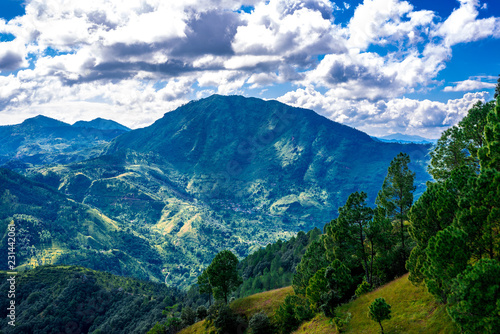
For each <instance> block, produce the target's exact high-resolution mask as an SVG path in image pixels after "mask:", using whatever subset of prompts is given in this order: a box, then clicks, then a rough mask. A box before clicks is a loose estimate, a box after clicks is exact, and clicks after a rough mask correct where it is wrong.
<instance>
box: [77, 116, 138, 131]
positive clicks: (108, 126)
mask: <svg viewBox="0 0 500 334" xmlns="http://www.w3.org/2000/svg"><path fill="white" fill-rule="evenodd" d="M73 126H74V127H77V128H92V129H99V130H121V131H130V129H129V128H127V127H126V126H124V125H121V124H120V123H117V122H115V121H112V120H109V119H103V118H100V117H98V118H96V119H93V120H91V121H78V122H75V123H74V124H73Z"/></svg>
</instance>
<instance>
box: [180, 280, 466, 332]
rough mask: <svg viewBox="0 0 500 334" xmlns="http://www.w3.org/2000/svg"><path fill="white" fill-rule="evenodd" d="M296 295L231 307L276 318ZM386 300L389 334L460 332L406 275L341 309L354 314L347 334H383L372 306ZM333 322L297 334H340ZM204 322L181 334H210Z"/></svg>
mask: <svg viewBox="0 0 500 334" xmlns="http://www.w3.org/2000/svg"><path fill="white" fill-rule="evenodd" d="M291 293H293V290H292V288H291V287H286V288H282V289H276V290H272V291H268V292H262V293H258V294H255V295H252V296H249V297H246V298H242V299H238V300H236V301H234V302H233V303H232V304H231V307H232V308H233V310H235V311H236V312H237V313H239V314H244V315H245V316H246V317H247V319H248V318H250V317H251V316H252V315H253V314H254V313H256V312H259V311H260V310H263V311H264V312H265V313H266V314H267V315H269V316H272V315H273V314H274V312H275V310H276V309H277V308H278V306H279V304H280V303H282V302H283V300H284V299H285V297H286V295H288V294H291ZM378 297H384V298H385V300H386V301H387V302H388V303H389V304H390V305H391V306H392V318H391V319H390V320H385V321H384V322H383V323H382V325H383V326H384V332H385V333H386V334H396V333H405V334H412V333H426V334H427V333H442V334H451V333H458V330H457V329H456V327H455V325H454V324H453V323H452V321H451V319H450V318H449V317H448V315H447V314H446V309H445V306H444V305H440V304H438V303H436V302H435V300H434V297H433V296H432V295H431V294H430V293H428V292H427V291H426V288H425V287H415V286H413V285H412V284H411V283H410V282H409V281H408V275H405V276H403V277H401V278H399V279H397V280H394V281H393V282H391V283H388V284H386V285H384V286H383V287H380V288H379V289H377V290H375V291H373V292H370V293H368V294H366V295H364V296H361V297H360V298H357V299H356V300H354V301H352V302H350V303H347V304H344V305H342V306H340V307H339V309H338V312H339V315H341V316H343V317H345V316H346V315H347V314H348V313H351V315H352V318H351V320H350V322H349V324H348V325H347V327H346V328H345V332H344V333H356V334H357V333H379V332H380V327H379V325H378V323H376V322H374V321H373V320H371V319H370V318H368V314H367V312H368V306H369V305H370V304H371V303H372V302H373V300H375V298H378ZM329 322H330V319H328V318H326V317H325V316H323V315H317V316H316V317H315V318H314V319H312V320H311V321H308V322H306V323H303V324H302V325H301V326H300V327H299V329H297V331H295V332H294V333H308V334H315V333H316V334H323V333H337V331H336V329H335V326H332V325H330V324H329ZM208 332H209V330H207V329H205V323H204V321H200V322H198V323H196V324H194V325H193V326H190V327H188V328H185V329H184V330H182V331H181V332H180V333H181V334H194V333H208Z"/></svg>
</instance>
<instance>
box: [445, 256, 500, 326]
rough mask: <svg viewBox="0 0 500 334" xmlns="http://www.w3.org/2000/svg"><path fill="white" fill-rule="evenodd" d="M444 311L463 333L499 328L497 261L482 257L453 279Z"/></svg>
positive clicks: (499, 270) (499, 307) (499, 266)
mask: <svg viewBox="0 0 500 334" xmlns="http://www.w3.org/2000/svg"><path fill="white" fill-rule="evenodd" d="M448 313H449V315H450V316H451V318H452V319H453V321H454V322H455V323H457V324H458V326H459V327H460V328H461V330H462V331H463V332H464V333H491V334H493V333H497V332H498V329H499V328H500V263H499V262H498V261H497V260H491V259H482V260H480V261H479V262H477V263H476V264H475V265H473V266H472V265H470V266H469V267H468V268H467V269H466V270H465V271H464V272H463V273H461V274H460V275H459V276H458V277H457V278H456V279H455V280H454V282H453V287H452V293H451V296H450V306H449V308H448Z"/></svg>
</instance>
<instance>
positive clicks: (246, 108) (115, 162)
mask: <svg viewBox="0 0 500 334" xmlns="http://www.w3.org/2000/svg"><path fill="white" fill-rule="evenodd" d="M42 120H43V122H45V123H46V124H47V126H46V128H47V129H46V130H44V131H46V132H43V131H39V132H41V133H44V136H46V137H48V138H49V139H50V140H54V139H53V138H54V137H52V135H51V134H50V131H54V129H55V128H63V129H64V131H68V133H70V132H71V131H75V133H79V134H81V132H78V131H98V130H95V129H94V128H91V129H87V128H78V127H75V126H73V127H72V126H69V125H68V126H67V125H64V124H65V123H62V125H60V126H57V125H55V124H59V123H54V122H58V121H55V120H48V119H45V118H42ZM37 121H38V120H37ZM28 123H29V122H28ZM23 124H24V123H23ZM23 124H21V125H23ZM80 124H81V123H80ZM13 127H16V126H13ZM49 129H51V130H49ZM70 129H71V131H70ZM99 131H101V132H99V133H100V134H103V133H104V132H102V131H115V132H114V134H115V135H116V136H115V137H113V138H111V137H112V136H111V135H110V137H106V138H105V139H104V138H103V139H102V143H101V145H100V146H98V147H97V148H95V147H91V146H88V147H87V148H85V150H87V151H85V150H84V151H85V152H94V153H92V154H88V155H87V156H88V157H89V158H90V157H91V158H90V159H88V158H87V159H84V160H82V158H83V157H84V155H83V154H81V153H78V154H76V156H77V157H78V158H76V157H73V158H75V160H73V161H70V160H71V159H70V158H67V160H66V161H61V159H57V158H55V156H56V155H53V156H52V157H54V158H52V159H48V158H47V160H49V161H51V163H52V165H42V164H35V163H33V162H31V161H33V160H31V161H30V168H24V169H23V168H18V169H17V170H18V171H20V172H22V173H24V175H25V176H26V177H28V178H29V179H26V178H24V177H22V176H20V175H19V176H18V177H17V179H18V183H17V184H24V185H26V184H28V186H27V188H36V189H38V188H41V189H45V190H44V192H49V191H51V192H52V193H47V195H44V197H43V198H44V200H47V201H49V202H51V203H52V202H54V201H52V200H51V198H52V196H54V198H59V201H60V203H61V204H58V205H59V206H58V208H66V209H64V210H69V211H64V212H63V213H64V214H61V217H60V223H58V224H56V225H54V224H53V223H50V221H51V220H52V218H51V217H45V216H43V215H42V214H43V212H42V211H38V212H37V211H36V210H35V211H33V210H34V209H33V208H30V206H29V203H25V204H26V205H24V206H23V205H16V204H13V203H16V201H19V198H20V197H22V196H24V195H22V194H18V195H16V194H15V193H14V190H13V189H11V188H12V187H14V188H15V187H17V186H16V185H12V184H10V183H7V184H6V185H5V186H3V187H2V189H0V191H2V192H3V197H2V198H3V199H2V201H3V202H2V203H3V205H5V206H8V207H9V210H6V211H3V212H4V213H3V214H2V216H1V217H0V219H3V221H4V222H7V221H9V219H12V217H25V216H23V215H29V216H30V217H31V218H30V219H33V220H36V221H40V222H41V223H40V224H42V225H43V224H45V225H44V226H47V228H46V229H47V231H48V232H50V233H51V235H52V233H56V232H52V231H53V230H54V229H56V230H57V233H59V234H58V235H60V237H58V238H57V242H56V243H55V244H56V245H55V246H54V243H53V244H52V245H51V246H50V247H49V246H47V245H44V244H43V243H42V241H40V240H39V239H37V238H33V239H32V244H31V246H35V247H38V249H43V252H44V256H45V257H46V258H48V259H49V260H50V259H52V260H51V261H52V263H65V261H66V262H67V261H69V262H71V261H73V260H75V261H76V260H81V259H83V258H84V257H85V256H94V255H92V254H101V255H99V256H101V257H105V256H107V257H106V259H108V260H107V262H103V261H89V262H88V266H89V267H90V268H93V269H102V268H101V267H102V266H103V265H104V266H105V264H103V263H108V262H109V263H113V265H110V268H111V269H109V270H110V271H111V272H113V273H118V274H121V273H126V274H131V275H132V276H136V277H141V278H149V279H152V280H163V279H164V275H166V276H168V281H169V284H175V285H177V286H180V287H186V286H188V285H189V284H192V283H193V282H194V280H195V279H196V277H197V276H198V275H199V274H200V272H201V270H203V269H204V268H205V267H206V266H207V265H208V264H209V263H210V261H211V260H212V259H213V257H214V255H215V254H216V253H217V252H218V251H220V250H222V249H230V250H232V251H233V252H234V253H235V254H237V255H238V256H239V257H244V256H246V255H247V254H249V253H250V252H252V251H255V250H257V249H258V248H260V247H262V246H265V245H266V244H268V243H269V242H272V241H276V240H277V239H280V238H281V239H287V238H289V237H290V236H292V235H295V233H297V232H298V231H300V230H303V231H307V230H310V229H312V228H314V227H319V228H322V227H323V226H324V224H325V223H326V222H328V221H330V220H331V219H333V218H335V217H336V215H337V209H338V207H340V206H342V205H343V204H344V202H345V200H346V199H347V197H348V195H349V194H350V193H351V192H354V191H365V192H366V193H367V194H368V200H369V202H370V203H371V204H373V203H374V201H375V197H376V194H377V192H378V191H379V189H380V187H381V186H382V183H383V180H384V178H385V176H386V174H387V168H388V166H389V163H390V161H391V160H392V159H393V158H394V157H395V156H396V155H397V154H398V153H399V152H405V153H408V154H409V155H410V157H411V164H410V168H411V169H412V170H413V171H415V172H416V182H415V184H416V186H417V190H416V197H418V196H419V194H421V193H422V192H423V191H424V190H425V182H426V181H428V180H429V179H430V176H429V175H428V174H427V172H426V166H427V162H428V155H427V153H428V151H429V149H430V148H431V147H432V146H431V145H422V144H400V143H385V142H380V141H376V140H374V139H372V138H371V137H370V136H368V135H367V134H365V133H363V132H361V131H358V130H356V129H353V128H350V127H348V126H345V125H342V124H339V123H336V122H333V121H331V120H328V119H327V118H325V117H323V116H320V115H318V114H316V113H315V112H314V111H312V110H307V109H301V108H293V107H290V106H287V105H285V104H282V103H279V102H277V101H263V100H260V99H256V98H245V97H241V96H220V95H213V96H211V97H208V98H205V99H201V100H198V101H192V102H190V103H188V104H186V105H184V106H181V107H179V108H178V109H176V110H174V111H171V112H168V113H166V114H165V115H164V117H163V118H161V119H159V120H158V121H156V122H155V123H154V124H152V125H151V126H148V127H145V128H142V129H137V130H131V131H125V130H123V131H122V129H112V130H99ZM117 131H122V132H121V134H119V135H118V133H117ZM24 136H25V137H29V136H33V134H32V133H31V132H30V133H27V134H25V135H24ZM72 136H74V137H75V135H72ZM42 137H43V135H42ZM74 137H71V135H67V138H74ZM19 138H20V139H21V138H24V137H23V136H22V135H19ZM30 138H31V137H30ZM65 138H66V137H65ZM40 140H44V139H43V138H42V139H40ZM25 141H26V140H25ZM19 147H20V145H18V146H16V145H11V146H9V147H7V146H5V147H4V146H3V144H2V150H4V151H5V153H3V154H4V155H5V156H15V154H16V153H15V152H17V151H16V150H19ZM9 148H10V151H9ZM65 152H66V151H65ZM78 152H82V151H81V150H80V151H78ZM67 154H68V155H69V156H71V154H72V153H67ZM26 156H30V151H29V149H27V153H26ZM25 159H26V158H25ZM11 160H12V158H11ZM63 160H64V159H63ZM24 161H26V160H24ZM6 166H7V167H9V166H11V165H9V164H7V165H6ZM9 168H12V167H9ZM8 173H12V172H7V171H5V172H4V174H8ZM6 177H7V178H14V176H12V175H8V176H6ZM30 182H31V183H30ZM25 191H26V192H28V190H25ZM52 194H53V195H52ZM0 195H2V194H0ZM16 198H17V199H16ZM36 203H37V204H33V206H35V207H36V208H40V207H41V206H43V204H42V203H40V202H36ZM70 203H71V204H70ZM68 207H73V208H78V210H76V209H72V210H73V211H75V212H74V214H73V215H70V211H71V209H67V208H68ZM61 210H63V209H57V208H56V209H54V211H55V213H54V214H56V215H57V214H58V213H59V212H61ZM5 212H7V213H8V214H6V213H5ZM89 212H90V213H92V217H94V218H93V219H94V220H93V223H89V218H88V215H89ZM95 217H100V218H99V219H98V220H95V219H97V218H95ZM91 221H92V220H91ZM51 224H52V225H51ZM65 224H66V225H68V227H67V228H66V227H62V228H61V226H66V225H65ZM69 226H71V228H69ZM117 231H118V232H117ZM117 233H118V234H117ZM116 235H120V236H121V237H120V239H117V238H116V237H115V236H116ZM75 239H76V240H78V242H75V241H74V240H75ZM70 240H71V241H70ZM117 240H118V241H117ZM128 240H130V242H129V241H128ZM2 242H5V239H4V240H2ZM4 248H5V249H6V247H4ZM56 250H57V251H59V252H61V253H64V254H66V253H68V254H73V255H71V256H69V255H68V256H66V257H64V256H63V257H62V258H61V257H58V256H56V254H55V253H54V252H55V251H56ZM91 253H92V254H91ZM97 258H98V257H96V259H97ZM34 261H35V260H34V259H33V258H29V257H27V258H26V259H25V264H26V263H34ZM75 261H73V262H71V263H72V264H78V263H74V262H75ZM113 261H114V262H113ZM99 262H100V263H99ZM141 264H142V265H143V268H140V269H139V268H138V266H139V265H141Z"/></svg>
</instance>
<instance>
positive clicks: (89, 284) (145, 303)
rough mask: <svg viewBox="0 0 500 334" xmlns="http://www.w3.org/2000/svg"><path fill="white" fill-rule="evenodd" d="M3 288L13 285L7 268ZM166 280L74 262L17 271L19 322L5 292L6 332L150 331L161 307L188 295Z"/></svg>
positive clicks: (0, 300) (1, 325)
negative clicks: (12, 323)
mask: <svg viewBox="0 0 500 334" xmlns="http://www.w3.org/2000/svg"><path fill="white" fill-rule="evenodd" d="M0 278H1V282H2V283H1V284H0V289H3V291H8V290H9V286H8V284H9V282H8V281H7V280H6V278H7V274H6V272H0ZM184 296H185V295H184V294H183V293H181V292H180V291H179V290H177V289H173V288H168V287H166V286H165V285H164V284H158V283H152V282H146V281H139V280H136V279H132V278H126V277H121V276H114V275H111V274H109V273H105V272H98V271H94V270H90V269H87V268H83V267H75V266H42V267H38V268H36V269H33V270H29V271H25V272H20V273H19V274H18V275H17V276H16V297H15V301H16V327H12V326H9V325H8V324H7V321H8V320H9V319H8V318H7V312H8V311H7V307H8V305H9V302H10V300H9V298H7V293H5V294H2V296H1V297H0V307H1V311H0V316H1V319H0V330H1V331H2V333H24V334H31V333H37V334H42V333H90V332H93V333H109V334H111V333H124V334H125V333H126V334H129V333H145V332H146V331H147V330H149V329H150V328H151V327H152V326H153V325H154V324H155V323H156V322H157V321H158V320H160V319H162V318H163V317H164V316H163V315H162V310H164V309H165V307H167V306H172V305H174V304H176V303H179V302H182V301H183V300H184Z"/></svg>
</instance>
